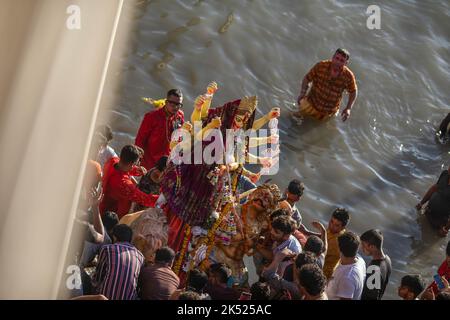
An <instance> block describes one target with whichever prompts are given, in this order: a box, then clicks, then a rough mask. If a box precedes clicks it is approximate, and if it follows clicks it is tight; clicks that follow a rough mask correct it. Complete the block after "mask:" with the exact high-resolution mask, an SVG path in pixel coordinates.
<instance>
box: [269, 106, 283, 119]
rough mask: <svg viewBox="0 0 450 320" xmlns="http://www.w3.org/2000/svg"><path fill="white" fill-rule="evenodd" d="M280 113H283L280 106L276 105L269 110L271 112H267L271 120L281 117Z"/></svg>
mask: <svg viewBox="0 0 450 320" xmlns="http://www.w3.org/2000/svg"><path fill="white" fill-rule="evenodd" d="M280 115H281V111H280V108H278V107H274V108H272V109H271V110H270V111H269V113H268V114H267V118H268V119H269V120H272V119H275V118H278V117H280Z"/></svg>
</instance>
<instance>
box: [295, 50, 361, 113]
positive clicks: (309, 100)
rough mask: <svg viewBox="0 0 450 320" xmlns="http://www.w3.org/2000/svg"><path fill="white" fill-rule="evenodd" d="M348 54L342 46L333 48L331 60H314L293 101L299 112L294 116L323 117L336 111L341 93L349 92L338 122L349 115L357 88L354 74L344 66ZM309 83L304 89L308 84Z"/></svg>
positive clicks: (348, 57)
mask: <svg viewBox="0 0 450 320" xmlns="http://www.w3.org/2000/svg"><path fill="white" fill-rule="evenodd" d="M349 59H350V54H349V52H348V51H347V50H345V49H341V48H339V49H337V50H336V52H335V53H334V55H333V57H332V58H331V60H324V61H320V62H319V63H317V64H316V65H315V66H314V67H313V68H312V69H311V70H310V71H309V72H308V73H307V74H306V76H305V77H304V78H303V82H302V86H301V89H300V95H299V96H298V99H297V102H298V105H299V108H300V109H299V111H298V112H296V113H294V116H296V117H300V118H303V117H305V116H308V117H312V118H314V119H316V120H326V119H329V118H331V117H332V116H334V115H335V114H337V113H338V112H339V107H340V104H341V100H342V94H343V93H344V91H347V92H348V94H349V98H348V102H347V106H346V107H345V109H344V110H343V111H342V113H341V117H342V121H346V120H347V119H348V118H349V117H350V110H351V109H352V107H353V104H354V103H355V100H356V96H357V93H358V89H357V86H356V80H355V75H354V74H353V72H352V71H351V70H350V69H349V68H348V67H347V64H348V61H349ZM310 83H312V86H311V89H310V90H309V92H307V91H308V88H309V84H310Z"/></svg>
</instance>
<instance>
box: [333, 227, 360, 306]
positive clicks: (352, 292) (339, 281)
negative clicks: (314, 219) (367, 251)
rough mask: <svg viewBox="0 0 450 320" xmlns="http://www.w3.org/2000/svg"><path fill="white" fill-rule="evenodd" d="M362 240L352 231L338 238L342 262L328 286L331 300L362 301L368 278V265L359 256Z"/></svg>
mask: <svg viewBox="0 0 450 320" xmlns="http://www.w3.org/2000/svg"><path fill="white" fill-rule="evenodd" d="M359 244H360V240H359V237H358V236H357V235H356V234H354V233H353V232H351V231H347V232H345V233H344V234H342V235H341V236H339V238H338V245H339V251H340V256H341V260H340V263H339V265H338V266H337V268H336V270H334V273H333V276H332V278H331V279H330V281H329V282H328V285H327V290H326V292H327V295H328V298H329V299H330V300H360V299H361V294H362V291H363V288H364V278H365V276H366V263H365V262H364V260H363V259H362V258H361V257H360V256H358V255H357V253H358V248H359Z"/></svg>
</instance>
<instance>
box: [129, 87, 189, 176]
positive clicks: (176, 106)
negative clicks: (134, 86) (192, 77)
mask: <svg viewBox="0 0 450 320" xmlns="http://www.w3.org/2000/svg"><path fill="white" fill-rule="evenodd" d="M182 107H183V94H182V93H181V90H179V89H171V90H169V91H168V92H167V98H166V101H165V104H164V106H163V107H162V108H160V109H158V110H154V111H150V112H148V113H147V114H146V115H145V116H144V119H143V120H142V123H141V126H140V127H139V130H138V133H137V135H136V140H135V144H136V145H137V146H138V147H141V148H142V149H144V158H143V160H142V166H144V167H145V168H146V169H147V170H150V169H151V168H153V167H154V166H155V164H156V162H157V161H158V160H159V159H160V158H161V157H163V156H169V154H170V141H171V137H172V132H173V131H174V130H176V129H178V128H180V127H181V126H182V125H183V123H184V113H183V111H182V110H180V109H181V108H182Z"/></svg>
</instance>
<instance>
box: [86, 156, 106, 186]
mask: <svg viewBox="0 0 450 320" xmlns="http://www.w3.org/2000/svg"><path fill="white" fill-rule="evenodd" d="M101 180H102V167H101V166H100V164H99V163H98V162H97V161H94V160H88V162H87V164H86V171H85V173H84V183H85V185H86V187H87V188H92V187H95V186H96V185H97V184H98V183H99V182H100V181H101Z"/></svg>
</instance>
